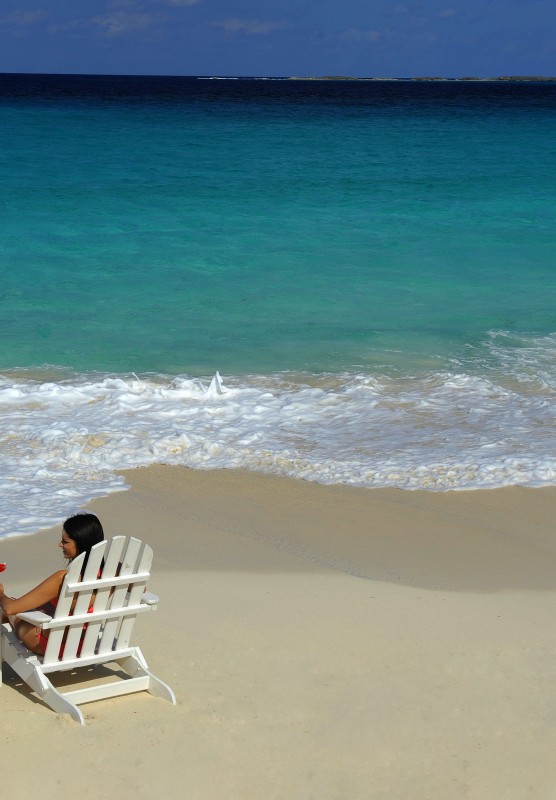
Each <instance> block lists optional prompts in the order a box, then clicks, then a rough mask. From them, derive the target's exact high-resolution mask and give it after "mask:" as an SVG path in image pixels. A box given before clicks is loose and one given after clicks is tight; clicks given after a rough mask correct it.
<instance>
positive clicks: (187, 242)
mask: <svg viewBox="0 0 556 800" xmlns="http://www.w3.org/2000/svg"><path fill="white" fill-rule="evenodd" d="M555 109H556V90H555V87H554V85H553V84H546V85H542V84H541V85H539V84H515V85H512V84H498V83H492V84H490V83H480V84H467V83H455V82H454V83H444V84H418V83H402V82H400V83H327V82H307V83H306V82H291V81H218V82H214V81H206V80H204V81H203V80H195V79H163V78H160V79H142V78H129V79H126V78H102V79H101V78H90V77H89V78H87V77H80V78H78V77H73V78H72V77H71V76H59V77H46V76H43V77H42V78H36V77H33V76H19V77H18V76H0V119H1V123H2V124H1V125H0V163H1V174H2V182H3V186H2V189H3V191H2V210H1V215H2V230H3V234H2V237H1V239H0V260H1V263H2V282H1V292H0V295H1V296H0V319H1V322H2V324H1V326H0V369H1V370H2V372H3V375H4V384H3V388H4V390H5V392H4V395H3V397H4V400H3V401H1V398H0V408H3V409H4V413H3V415H2V417H1V419H2V420H3V427H2V428H1V429H0V430H1V431H3V435H4V437H5V445H6V446H5V448H4V456H5V459H4V461H5V473H6V481H7V483H5V484H4V486H5V488H7V487H10V486H12V487H13V483H14V480H15V481H16V482H17V481H20V480H21V487H22V489H21V491H22V492H24V490H25V487H26V486H28V485H29V484H28V482H29V480H30V479H31V478H30V476H34V475H36V474H37V473H38V477H37V478H36V479H35V478H32V479H33V480H35V484H33V485H34V486H35V488H37V497H38V498H41V500H42V499H44V498H43V495H44V493H45V491H46V489H45V487H46V486H48V490H47V493H48V494H49V496H52V494H54V496H55V498H56V492H57V491H58V488H57V487H58V484H56V480H55V478H54V477H53V476H54V475H55V474H58V475H59V474H60V464H64V463H69V464H73V466H70V467H68V469H67V470H66V469H62V473H61V475H62V477H61V478H60V480H61V481H62V483H63V487H62V488H61V489H60V491H62V492H66V493H67V492H69V493H70V495H71V498H70V500H68V498H67V495H64V494H62V495H60V496H59V498H58V499H59V500H60V502H59V504H58V505H56V502H57V501H56V500H55V502H54V505H53V508H52V509H51V510H50V511H48V512H47V516H49V517H52V518H53V517H56V518H57V517H58V516H59V515H61V510H62V507H63V508H64V509H65V508H66V506H67V504H68V502H74V500H75V501H76V502H81V501H83V500H84V499H86V498H87V496H92V494H94V493H102V492H103V491H108V490H110V489H112V488H115V487H117V486H118V485H120V484H119V479H117V478H115V476H114V474H113V471H114V469H117V468H120V467H124V466H129V465H136V464H139V463H151V462H152V461H153V460H157V459H158V460H163V461H164V460H166V461H171V462H172V463H183V464H186V465H189V466H191V465H193V466H199V467H202V468H208V467H211V466H248V467H249V468H252V469H264V470H266V471H272V472H281V473H286V474H293V475H302V476H303V477H309V478H311V479H314V480H323V481H342V482H348V483H357V484H362V485H369V486H374V485H400V486H407V487H408V488H418V487H428V488H433V489H446V488H467V487H470V486H477V485H485V486H486V485H503V484H506V483H521V484H524V485H531V484H532V485H542V484H545V483H554V482H556V463H554V462H553V460H552V452H554V448H553V441H552V442H550V443H549V440H547V434H548V435H549V438H550V437H551V436H552V435H553V428H552V427H551V425H552V422H553V417H552V414H553V412H552V411H551V407H552V399H553V398H552V393H553V390H554V376H555V370H554V358H553V356H554V341H555V339H554V332H555V331H556V311H555V304H554V297H555V294H554V288H555V279H554V265H553V260H554V252H555V244H556V223H555V220H556V195H555V193H554V186H555V185H556V147H555V146H554V141H556V136H555V134H556V114H555V113H554V112H555ZM217 370H219V371H220V372H221V373H222V375H223V377H224V387H225V388H228V389H230V391H229V392H227V393H226V392H225V391H221V389H220V388H219V386H220V385H219V384H218V382H216V383H215V384H214V385H213V391H212V393H211V392H207V391H206V390H207V389H208V385H209V383H210V379H211V377H212V375H213V374H214V373H215V372H216V371H217ZM133 373H135V375H133ZM106 381H108V382H114V381H115V382H116V383H110V386H111V387H112V389H113V390H114V392H115V394H110V391H111V390H108V389H107V384H106ZM118 381H123V382H124V383H123V384H122V385H123V386H125V388H123V389H122V386H120V384H118V383H117V382H118ZM176 381H177V383H176ZM183 381H185V382H189V383H187V387H188V388H187V390H185V389H184V386H185V384H184V383H183ZM178 384H179V385H178ZM114 387H116V388H114ZM118 387H119V388H118ZM362 387H364V388H365V389H366V390H369V391H367V392H366V394H365V392H364V397H365V399H362V397H361V396H360V390H361V388H362ZM66 390H67V391H69V392H70V394H71V393H73V394H72V395H71V396H72V397H74V396H76V394H75V393H76V392H77V394H79V393H80V392H82V393H84V394H83V396H86V397H87V401H86V404H91V403H92V404H93V405H95V406H97V405H98V407H99V408H100V407H102V404H103V403H104V402H105V401H106V402H107V403H108V407H104V410H103V414H102V415H101V416H100V417H99V418H98V419H96V418H91V417H90V416H88V412H87V409H86V408H82V407H81V405H79V403H78V405H77V406H75V407H73V406H72V408H71V411H68V415H69V416H67V417H64V414H65V411H66V410H67V409H68V408H69V406H71V402H70V401H69V400H68V396H69V395H67V394H66V395H64V392H66ZM184 391H186V395H187V397H188V401H187V402H191V403H193V406H194V408H195V411H194V412H192V416H191V417H190V418H189V417H188V418H187V419H185V418H183V419H182V418H181V417H180V414H181V413H183V396H182V395H183V392H184ZM122 392H123V394H122ZM172 392H174V394H172ZM195 392H197V395H196V394H195ZM230 392H231V394H230ZM234 392H235V393H236V394H237V393H238V392H239V393H240V394H239V395H238V396H237V397H236V395H234V400H233V402H232V398H231V395H233V394H234ZM242 392H243V393H244V394H243V395H242V394H241V393H242ZM250 392H251V393H255V394H253V395H250V394H249V393H250ZM257 392H258V393H259V394H257ZM311 392H313V394H311ZM315 392H316V394H314V393H315ZM319 392H320V394H319ZM141 393H143V394H141ZM145 393H146V394H145ZM176 393H177V394H176ZM180 393H181V394H180ZM188 393H189V394H188ZM245 393H247V395H245ZM373 393H374V394H373ZM207 394H208V395H210V397H211V399H210V401H208V400H207ZM124 395H125V397H126V399H125V400H123V399H122V398H123V396H124ZM139 395H141V398H142V399H141V403H143V401H144V402H145V403H146V405H147V406H149V408H150V412H151V413H152V416H151V417H148V418H147V417H145V418H144V419H143V420H142V422H141V426H142V427H141V430H142V433H140V432H139V433H137V442H135V444H133V445H129V447H128V444H129V442H128V443H127V444H124V443H123V438H125V436H124V433H125V432H126V431H127V433H129V421H130V418H131V417H133V414H132V412H131V411H130V408H132V407H133V408H137V403H139V399H138V396H139ZM371 395H372V397H373V399H372V402H371V401H370V400H369V397H370V396H371ZM47 396H48V399H46V398H47ZM62 396H64V399H62ZM147 396H148V400H147V399H146V397H147ZM162 397H165V398H166V401H167V402H168V403H169V404H170V405H169V406H165V407H164V408H163V407H162V405H161V403H162V402H163V401H162V400H161V398H162ZM238 397H239V399H238ZM268 397H270V398H271V399H270V400H268V402H267V400H265V398H267V399H268ZM377 397H378V398H379V399H378V400H377ZM54 398H55V400H54ZM116 398H117V399H116ZM130 398H133V400H130ZM225 398H226V399H225ZM485 398H488V402H487V401H486V400H485ZM236 400H237V402H236ZM166 401H164V402H166ZM2 402H3V403H4V405H1V403H2ZM207 402H209V405H210V403H216V404H217V406H218V403H221V404H223V406H222V407H218V408H217V409H216V410H215V408H213V407H212V406H211V408H212V411H211V413H208V411H207V406H206V403H207ZM43 403H45V404H46V405H45V407H44V408H43V405H42V404H43ZM57 403H59V405H57ZM276 403H277V404H278V406H279V408H278V407H275V405H276ZM118 404H120V405H118ZM122 404H123V405H122ZM273 404H274V405H273ZM462 404H463V405H462ZM336 406H338V408H339V409H342V410H341V413H340V411H338V413H336V412H334V413H333V414H332V417H331V419H329V420H328V421H327V422H326V425H327V431H328V440H327V441H324V439H323V434H322V431H321V432H318V429H319V426H320V425H321V423H322V421H323V420H324V419H325V418H326V415H327V413H328V409H329V408H331V407H333V408H336ZM46 407H48V408H49V409H50V411H51V413H50V414H46V416H45V413H43V412H44V411H45V408H46ZM118 408H119V410H120V411H122V408H125V409H126V410H125V411H123V412H122V414H123V416H122V417H121V419H120V417H118V414H117V413H116V411H115V410H114V409H116V410H117V409H118ZM257 408H259V411H256V409H257ZM294 408H295V409H297V410H293V411H292V409H294ZM64 409H65V410H64ZM176 409H177V410H176ZM377 409H378V410H377ZM425 409H428V410H429V412H430V413H429V416H427V415H426V413H425ZM433 409H434V413H433ZM439 409H440V411H439ZM62 410H64V411H63V413H62ZM388 410H390V412H391V416H388V414H386V417H384V416H383V414H384V413H386V412H387V411H388ZM112 411H114V415H113V416H114V420H116V418H117V419H120V422H119V423H118V424H120V423H121V426H122V427H120V428H117V431H116V429H114V430H108V431H107V430H105V428H110V425H108V423H107V422H106V420H107V419H108V418H110V419H112V416H111V414H112ZM344 411H345V412H346V413H345V414H344ZM203 414H205V415H207V421H206V424H205V423H202V424H200V426H199V427H197V423H198V421H199V418H200V417H202V416H203ZM261 414H262V416H263V417H265V423H264V425H263V426H262V428H260V427H258V425H259V421H260V418H261ZM459 414H461V416H458V415H459ZM126 415H127V416H126ZM130 415H131V417H130ZM165 415H166V418H171V419H172V425H174V428H175V430H174V428H172V431H173V432H172V436H174V434H175V435H176V436H177V437H178V438H179V437H180V436H185V437H186V439H187V440H188V441H186V439H183V441H182V443H181V444H180V445H179V447H178V449H177V451H176V452H174V451H173V450H172V447H174V445H175V442H173V440H172V442H173V443H172V442H171V443H170V444H168V445H161V442H162V441H164V442H166V439H167V434H168V431H167V430H165V429H164V430H163V429H160V430H159V429H158V424H159V422H160V420H162V419H164V418H165ZM176 415H177V417H176ZM219 415H220V416H221V417H226V419H227V421H226V424H225V425H222V426H221V427H218V425H217V424H216V422H215V418H217V417H219ZM265 415H266V416H265ZM323 415H324V416H323ZM124 417H125V419H124ZM137 418H138V417H133V419H135V420H136V419H137ZM159 418H160V419H159ZM176 418H178V419H179V420H181V421H180V422H179V424H178V423H176ZM209 418H210V419H209ZM22 420H25V423H24V424H23V423H22ZM61 420H62V421H61ZM254 420H255V421H256V422H254ZM470 420H472V422H470ZM114 424H115V423H114ZM176 425H177V427H176ZM468 426H470V427H468ZM294 429H295V430H294ZM379 429H380V431H379ZM57 430H58V431H61V433H60V434H59V437H60V441H62V440H63V441H64V442H66V444H67V442H68V441H71V442H73V444H72V447H73V446H74V445H75V447H76V448H77V450H75V453H78V454H79V458H77V455H75V454H74V455H73V456H72V455H71V454H70V453H69V452H67V451H62V450H61V451H60V453H59V454H58V456H57V459H58V460H57V461H56V460H55V462H53V463H50V462H49V460H48V457H46V455H45V453H46V451H48V453H51V452H52V436H53V435H54V434H53V431H57ZM439 431H442V433H441V434H440V433H439ZM147 432H148V433H147ZM199 432H200V433H199ZM238 432H239V433H238ZM197 433H199V436H200V437H201V438H200V440H199V442H197V443H196V444H192V441H193V440H192V436H194V435H196V434H197ZM126 435H127V434H126ZM72 437H77V438H76V439H75V441H73V439H72ZM79 437H81V439H80V438H79ZM87 437H89V438H88V439H87ZM91 437H93V439H94V440H95V441H96V440H97V439H99V441H100V440H102V441H103V442H104V444H103V445H102V446H98V447H97V446H96V445H95V448H93V449H94V450H95V458H97V456H99V454H98V453H97V452H96V451H97V450H98V449H99V448H100V450H101V451H103V453H102V457H100V456H99V458H98V459H97V461H95V460H94V459H93V460H91V459H92V456H90V458H86V457H85V456H86V455H87V453H86V452H85V450H86V447H88V445H85V444H83V442H85V440H87V441H90V440H91ZM95 437H96V438H95ZM237 437H239V438H237ZM382 437H384V438H382ZM462 437H463V438H462ZM54 438H56V437H55V436H54ZM128 438H129V436H128ZM325 438H326V437H325ZM145 440H147V442H145ZM80 442H81V443H80ZM139 442H140V443H141V444H139ZM176 446H177V445H176ZM214 446H216V448H217V449H218V453H215V452H212V454H211V453H210V452H209V451H211V448H213V447H214ZM477 447H481V448H486V449H483V450H482V451H481V452H478V451H477ZM6 448H7V449H6ZM10 448H11V450H10ZM126 448H127V449H126ZM493 448H494V450H493ZM551 448H552V449H551ZM12 451H13V458H12V456H10V453H11V452H12ZM205 451H206V452H205ZM494 451H495V452H494ZM31 452H32V453H34V454H35V455H36V454H37V453H40V454H41V455H40V457H39V458H38V459H37V460H33V459H32V458H31V460H30V462H29V468H28V470H27V472H25V474H24V473H23V472H22V473H21V475H19V472H18V470H19V469H20V466H17V465H21V463H22V456H23V455H25V457H26V458H27V457H29V453H31ZM72 452H73V451H72ZM200 453H204V455H203V456H202V457H201V455H200ZM205 456H206V457H205ZM10 458H12V460H11V461H10ZM6 459H7V460H6ZM72 459H73V460H72ZM75 459H77V461H75ZM512 459H513V460H512ZM516 459H517V461H516ZM340 461H341V465H340ZM97 462H98V463H97ZM520 465H521V466H520ZM485 469H486V470H487V473H488V475H490V477H488V476H487V477H485V475H486V473H484V470H485ZM79 470H81V471H82V475H81V473H80V472H79ZM435 470H436V472H435ZM16 473H17V474H16ZM77 473H79V475H80V476H81V477H79V476H78V478H76V475H77ZM448 473H450V475H451V477H450V478H449V479H448V478H446V475H447V474H448ZM431 475H432V476H434V475H436V476H437V478H434V477H431ZM438 475H440V476H441V477H440V478H438ZM377 476H378V477H377ZM470 476H471V477H470ZM41 481H42V483H41ZM52 481H54V484H56V485H54V484H53V483H51V482H52ZM80 481H81V482H80ZM0 483H1V480H0ZM83 484H85V488H83ZM53 487H54V488H53ZM43 490H44V491H43ZM72 493H73V494H72ZM22 496H25V495H22ZM18 502H19V504H21V498H19V499H18ZM39 508H40V504H39V503H38V504H37V510H36V512H33V513H32V514H30V515H29V522H28V523H25V524H22V525H19V527H18V524H19V522H18V523H17V524H15V522H14V523H11V524H13V525H14V527H12V528H11V529H10V530H16V529H17V530H18V531H19V530H20V528H21V529H22V530H23V529H24V528H26V526H27V528H33V526H35V527H36V526H37V524H39V520H40V519H41V515H43V514H44V511H43V510H42V507H41V508H40V510H39ZM3 510H4V513H5V514H8V511H9V509H8V507H7V506H6V508H4V509H3ZM10 513H11V512H10ZM64 513H65V512H64ZM17 514H19V516H17ZM17 514H16V517H17V520H20V519H21V512H20V511H18V512H17ZM16 517H13V519H14V520H15V519H16ZM10 519H12V518H11V517H10ZM8 532H9V531H8Z"/></svg>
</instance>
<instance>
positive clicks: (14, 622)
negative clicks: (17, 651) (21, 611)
mask: <svg viewBox="0 0 556 800" xmlns="http://www.w3.org/2000/svg"><path fill="white" fill-rule="evenodd" d="M9 620H10V624H11V626H12V628H13V631H14V633H15V635H16V636H17V638H18V639H19V640H20V641H21V642H23V644H24V645H25V647H26V648H27V649H28V650H31V651H32V652H33V653H37V655H39V656H43V655H44V651H45V646H44V642H45V636H44V634H42V636H41V633H42V631H41V629H40V628H37V626H36V625H31V623H30V622H25V621H24V620H22V619H18V618H17V617H10V618H9Z"/></svg>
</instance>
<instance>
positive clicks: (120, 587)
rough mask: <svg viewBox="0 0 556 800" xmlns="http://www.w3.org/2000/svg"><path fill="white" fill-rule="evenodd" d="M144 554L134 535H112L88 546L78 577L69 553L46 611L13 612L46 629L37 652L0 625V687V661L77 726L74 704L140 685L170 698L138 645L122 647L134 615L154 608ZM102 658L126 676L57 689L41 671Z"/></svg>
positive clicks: (69, 667)
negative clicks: (52, 608)
mask: <svg viewBox="0 0 556 800" xmlns="http://www.w3.org/2000/svg"><path fill="white" fill-rule="evenodd" d="M152 557H153V552H152V549H151V548H150V547H149V546H148V545H144V544H143V543H142V542H140V541H139V540H138V539H134V538H132V537H130V538H129V539H128V538H126V537H125V536H115V537H114V538H113V539H111V540H109V541H103V542H100V543H99V544H97V545H95V546H94V547H93V548H92V550H91V552H90V555H89V560H88V562H87V566H86V569H85V574H84V575H83V578H81V570H82V565H83V561H84V559H85V554H82V555H80V556H78V557H77V558H75V559H74V560H73V561H72V562H71V564H70V566H69V569H68V572H67V575H66V576H65V578H64V581H63V583H62V588H61V590H60V596H59V598H58V604H57V606H56V610H55V613H54V615H53V616H49V615H48V614H44V613H42V612H41V611H27V612H24V613H22V614H19V615H18V616H19V618H20V619H23V620H26V621H27V622H30V623H32V624H33V625H36V626H37V627H39V628H41V629H42V630H44V631H49V635H48V644H47V646H46V650H45V654H44V656H40V655H36V654H35V653H32V652H31V651H29V650H28V649H27V648H26V647H25V645H23V644H22V642H21V641H20V640H19V639H18V638H17V636H16V635H15V633H13V631H12V630H11V626H10V625H9V623H7V622H6V623H3V624H2V625H1V626H0V685H1V678H2V672H1V667H2V660H4V661H6V663H7V664H9V665H10V666H11V667H12V669H13V670H14V671H15V672H16V673H17V674H18V675H19V677H20V678H22V680H24V681H25V682H26V683H27V684H28V685H29V686H30V687H31V689H33V691H34V692H36V693H37V694H38V695H39V697H41V699H42V700H44V702H45V703H47V704H48V705H49V706H50V707H51V708H52V709H54V711H57V712H58V713H60V714H70V715H71V716H72V717H73V718H74V719H75V720H77V721H78V722H80V723H81V724H82V725H84V724H85V721H84V718H83V714H82V713H81V711H80V709H79V708H78V705H80V704H82V703H89V702H92V701H94V700H102V699H105V698H108V697H116V696H119V695H124V694H130V693H132V692H138V691H147V692H150V693H151V694H153V695H156V696H158V697H162V698H164V699H165V700H169V701H170V702H171V703H172V704H175V703H176V698H175V695H174V693H173V691H172V690H171V689H170V687H169V686H167V685H166V684H165V683H163V682H162V681H161V680H159V679H158V678H156V677H155V676H154V675H153V674H152V672H150V670H149V668H148V666H147V662H146V661H145V659H144V657H143V654H142V653H141V650H140V649H139V647H136V646H131V645H130V638H131V633H132V630H133V625H134V623H135V619H136V617H137V615H138V614H142V613H144V612H146V611H154V610H156V606H157V602H158V597H157V596H156V595H153V594H152V593H150V592H147V591H145V587H146V584H147V581H148V580H149V578H150V572H149V570H150V567H151V563H152ZM109 663H115V664H118V666H119V667H120V669H121V670H123V672H125V673H126V675H128V676H129V677H127V678H125V679H124V680H121V679H120V678H117V679H116V680H114V681H112V682H110V683H103V684H100V685H93V686H87V687H86V688H83V689H77V690H74V691H63V692H62V691H60V690H59V689H57V688H55V687H54V686H53V684H52V682H51V681H50V680H49V678H48V677H47V675H49V674H51V673H55V672H62V671H67V670H74V669H76V668H78V667H88V666H91V665H95V664H109Z"/></svg>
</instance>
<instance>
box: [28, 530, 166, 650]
mask: <svg viewBox="0 0 556 800" xmlns="http://www.w3.org/2000/svg"><path fill="white" fill-rule="evenodd" d="M152 558H153V552H152V549H151V548H150V547H149V546H148V545H143V544H142V542H140V541H139V540H138V539H134V538H133V537H130V538H129V539H127V538H126V537H125V536H115V537H114V538H113V539H111V540H110V541H103V542H99V544H96V545H95V546H94V547H93V548H92V549H91V552H90V554H89V559H88V562H87V566H86V568H85V572H84V574H83V576H81V570H82V569H83V561H84V559H85V554H84V553H83V554H81V555H79V556H77V558H75V559H74V560H73V561H72V562H71V564H70V566H69V569H68V572H67V574H66V576H65V578H64V581H63V583H62V588H61V591H60V597H59V599H58V605H57V607H56V613H55V615H54V618H53V623H52V627H51V630H50V634H49V637H48V644H47V647H46V652H45V655H44V658H43V663H44V664H52V663H54V662H60V661H72V660H75V659H76V658H79V657H88V656H92V655H93V654H95V653H99V654H107V653H109V652H110V651H112V650H119V649H122V648H124V647H127V645H128V644H129V640H130V637H131V632H132V630H133V625H134V623H135V618H136V616H137V607H138V606H139V604H140V602H141V595H142V594H143V591H144V589H145V586H146V584H147V581H148V579H149V577H150V567H151V563H152ZM122 578H125V580H122ZM128 608H129V613H127V614H126V609H128ZM120 612H121V613H120ZM104 615H106V616H104ZM89 616H90V619H88V617H89ZM72 617H76V618H77V619H76V620H75V622H73V623H72V622H71V618H72ZM68 618H69V619H68ZM56 620H60V622H61V623H62V621H63V624H61V625H60V626H56V624H55V622H56Z"/></svg>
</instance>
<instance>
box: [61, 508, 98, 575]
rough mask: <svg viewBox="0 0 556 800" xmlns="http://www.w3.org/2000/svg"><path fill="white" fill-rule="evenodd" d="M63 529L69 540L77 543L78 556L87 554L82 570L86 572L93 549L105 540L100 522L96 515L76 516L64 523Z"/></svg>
mask: <svg viewBox="0 0 556 800" xmlns="http://www.w3.org/2000/svg"><path fill="white" fill-rule="evenodd" d="M63 528H64V530H65V532H66V533H67V535H68V536H69V538H70V539H72V540H73V541H74V542H75V546H76V548H77V555H80V554H81V553H86V555H85V560H84V561H83V570H82V571H83V572H84V571H85V567H86V566H87V561H88V560H89V553H90V552H91V547H93V545H95V544H98V543H99V542H102V541H103V539H104V531H103V530H102V525H101V524H100V520H99V518H98V517H95V515H94V514H75V515H74V516H73V517H69V518H68V519H67V520H66V521H65V522H64V525H63Z"/></svg>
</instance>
